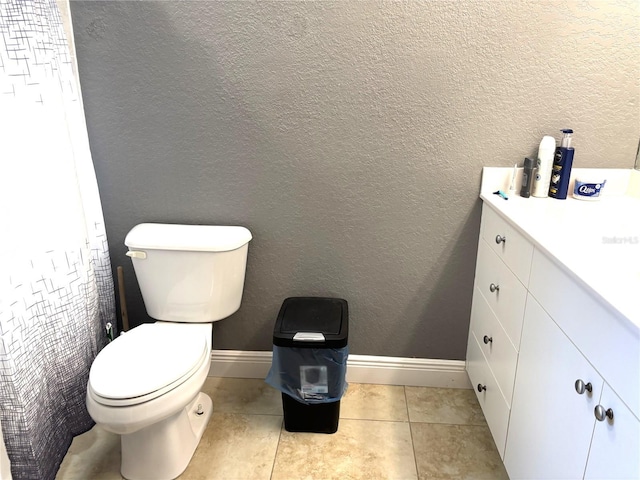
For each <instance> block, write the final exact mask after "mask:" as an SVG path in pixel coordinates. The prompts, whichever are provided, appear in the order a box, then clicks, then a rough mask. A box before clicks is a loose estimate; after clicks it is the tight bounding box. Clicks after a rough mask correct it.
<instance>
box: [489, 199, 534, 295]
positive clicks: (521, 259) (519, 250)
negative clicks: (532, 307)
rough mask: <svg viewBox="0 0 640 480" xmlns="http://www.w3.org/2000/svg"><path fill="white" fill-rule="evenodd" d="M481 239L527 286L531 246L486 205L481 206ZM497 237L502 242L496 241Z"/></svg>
mask: <svg viewBox="0 0 640 480" xmlns="http://www.w3.org/2000/svg"><path fill="white" fill-rule="evenodd" d="M480 230H481V232H482V233H481V235H482V238H484V239H485V241H486V242H487V243H488V244H489V245H490V246H491V249H492V250H493V251H494V252H496V254H497V255H498V256H499V257H500V258H502V260H504V263H506V264H507V266H508V267H509V268H510V269H511V270H512V271H513V273H515V274H516V276H517V277H518V278H519V279H520V281H521V282H522V283H523V284H524V285H525V286H527V285H528V283H529V272H530V270H531V255H532V253H533V244H532V243H531V242H529V241H528V240H527V239H526V238H525V237H524V236H523V235H522V234H521V233H520V232H519V231H518V230H516V229H515V228H514V227H512V226H511V225H510V224H509V223H508V222H507V221H506V220H505V219H503V218H502V217H501V216H500V215H498V214H497V213H496V212H495V211H494V210H492V209H491V207H489V206H487V204H486V203H483V204H482V224H481V226H480ZM498 236H499V237H500V238H501V239H504V241H498V240H499V239H498Z"/></svg>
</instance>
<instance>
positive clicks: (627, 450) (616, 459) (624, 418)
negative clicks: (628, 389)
mask: <svg viewBox="0 0 640 480" xmlns="http://www.w3.org/2000/svg"><path fill="white" fill-rule="evenodd" d="M600 405H602V406H603V407H604V409H605V410H607V409H611V411H612V413H613V418H612V419H610V418H605V419H604V421H601V422H600V421H597V422H596V428H595V430H594V432H593V441H592V443H591V451H590V452H589V461H588V462H587V471H586V473H585V476H584V478H585V480H602V479H603V478H606V479H608V480H629V479H638V478H640V421H638V419H637V418H636V417H635V416H634V415H633V414H632V413H631V411H630V410H629V409H628V408H627V406H626V405H625V404H624V403H622V400H620V398H619V397H618V396H617V395H616V394H615V392H614V391H613V390H611V387H609V385H607V384H605V386H604V391H603V392H602V398H601V399H600Z"/></svg>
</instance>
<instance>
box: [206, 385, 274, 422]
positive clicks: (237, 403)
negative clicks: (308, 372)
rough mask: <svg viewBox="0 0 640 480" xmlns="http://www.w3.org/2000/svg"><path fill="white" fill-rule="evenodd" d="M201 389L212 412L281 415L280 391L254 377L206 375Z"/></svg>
mask: <svg viewBox="0 0 640 480" xmlns="http://www.w3.org/2000/svg"><path fill="white" fill-rule="evenodd" d="M202 391H203V392H204V393H206V394H207V395H209V396H210V397H211V400H213V411H214V412H226V413H245V414H251V415H280V416H282V399H281V397H280V391H279V390H276V389H275V388H273V387H271V386H269V385H267V384H266V383H265V382H264V380H261V379H256V378H219V377H207V380H206V381H205V382H204V387H202Z"/></svg>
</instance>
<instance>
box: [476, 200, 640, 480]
mask: <svg viewBox="0 0 640 480" xmlns="http://www.w3.org/2000/svg"><path fill="white" fill-rule="evenodd" d="M533 201H534V202H535V201H536V200H533ZM530 205H534V204H529V205H527V207H529V206H530ZM510 208H511V207H510ZM499 210H500V207H499V206H498V207H496V206H495V205H490V204H487V202H485V203H484V204H483V214H482V215H483V218H482V225H481V235H480V241H479V247H478V258H477V262H476V277H475V283H474V293H473V302H472V311H471V324H470V331H469V342H468V351H467V370H468V373H469V378H470V379H471V382H472V384H473V386H474V387H476V390H475V391H476V395H477V396H478V401H479V402H480V405H481V407H482V409H483V412H484V414H485V418H486V420H487V424H488V425H489V428H490V430H491V432H492V435H493V438H494V440H495V442H496V447H497V449H498V451H499V452H500V455H501V457H502V458H503V461H504V463H505V467H506V470H507V472H508V474H509V476H510V478H511V480H521V479H531V480H545V479H548V480H551V479H553V480H557V479H568V480H574V479H583V478H584V479H590V480H596V479H598V480H614V479H620V480H622V479H625V480H638V479H640V420H638V418H639V417H640V329H638V328H637V327H636V326H634V325H633V324H631V322H630V321H629V320H628V319H627V318H625V317H623V316H621V315H620V314H619V313H617V312H616V311H615V309H612V308H611V307H610V306H609V305H608V304H606V303H604V302H603V301H602V300H601V299H600V298H598V297H597V295H596V294H595V293H594V292H593V291H592V290H589V289H588V288H587V287H585V285H583V283H582V282H581V279H580V278H579V277H578V276H576V275H575V274H572V273H569V272H568V271H567V270H566V268H564V267H561V265H562V259H558V258H553V257H552V256H551V255H549V254H548V253H547V252H546V251H543V247H542V246H541V245H538V243H537V240H536V236H535V235H533V234H531V235H529V232H528V231H527V230H526V229H524V228H522V230H520V228H519V226H517V223H514V222H512V221H511V220H510V219H509V215H504V216H503V215H500V214H499V213H498V211H499ZM497 231H504V232H506V233H505V234H504V235H503V234H501V233H496V232H497ZM525 232H526V233H525ZM496 235H500V237H501V238H495V237H496ZM502 237H505V238H504V239H502ZM497 240H501V241H500V242H497ZM510 240H514V241H513V242H511V243H510ZM492 241H493V243H492ZM494 243H495V245H494ZM512 246H513V247H514V248H511V249H510V247H512ZM518 250H519V251H518ZM492 284H493V285H494V286H495V287H499V288H497V289H496V288H489V287H490V286H491V285H492ZM638 297H639V298H640V292H638ZM639 305H640V304H639ZM495 332H497V333H495ZM485 336H486V337H485ZM487 339H492V340H493V341H489V342H488V343H487V342H486V341H483V340H487ZM507 343H508V345H505V344H507ZM506 346H508V347H509V348H506ZM477 387H481V388H480V389H478V388H477ZM597 417H599V418H597ZM610 417H612V418H610Z"/></svg>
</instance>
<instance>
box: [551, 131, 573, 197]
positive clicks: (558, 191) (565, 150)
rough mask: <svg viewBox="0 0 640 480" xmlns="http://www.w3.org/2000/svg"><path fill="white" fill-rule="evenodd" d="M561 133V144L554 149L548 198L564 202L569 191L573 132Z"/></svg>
mask: <svg viewBox="0 0 640 480" xmlns="http://www.w3.org/2000/svg"><path fill="white" fill-rule="evenodd" d="M561 132H562V142H561V143H560V146H559V147H558V148H556V153H555V156H554V157H553V171H552V172H551V184H550V185H549V196H550V197H553V198H558V199H560V200H564V199H565V198H567V191H568V190H569V177H570V176H571V165H573V154H574V150H573V147H572V146H571V134H572V133H573V130H571V129H568V128H566V129H564V130H561Z"/></svg>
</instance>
